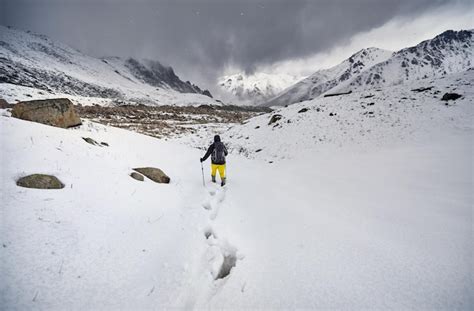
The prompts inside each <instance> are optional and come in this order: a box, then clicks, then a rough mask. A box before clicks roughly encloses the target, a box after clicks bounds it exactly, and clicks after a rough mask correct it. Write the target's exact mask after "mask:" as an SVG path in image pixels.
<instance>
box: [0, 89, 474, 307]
mask: <svg viewBox="0 0 474 311" xmlns="http://www.w3.org/2000/svg"><path fill="white" fill-rule="evenodd" d="M454 81H456V80H454ZM463 81H464V80H463ZM446 86H449V85H446ZM437 87H440V86H439V85H438V84H437ZM471 89H472V86H471V87H468V86H465V87H464V88H463V89H462V91H464V93H463V95H464V96H465V97H464V99H463V100H462V101H457V102H456V104H454V105H451V106H449V107H446V106H444V104H443V103H442V102H440V100H439V98H438V99H436V100H435V99H433V101H428V100H421V99H420V98H422V96H426V98H428V97H430V98H433V95H432V94H427V93H416V94H418V95H414V94H415V93H413V96H416V98H417V100H416V103H415V102H414V101H409V102H400V103H398V98H397V99H396V100H394V101H391V99H390V98H391V96H390V95H391V94H395V93H396V92H393V93H388V94H385V95H383V94H379V95H377V97H376V98H368V99H364V100H363V101H364V102H369V103H370V102H372V101H374V102H375V103H376V104H375V105H374V106H366V108H367V107H370V108H371V109H373V110H374V111H376V110H377V113H376V116H375V117H374V118H371V117H368V116H366V115H363V117H364V118H365V117H367V121H364V122H367V123H363V124H368V125H367V126H368V128H367V129H371V130H373V131H375V130H378V129H380V130H381V131H382V133H384V135H382V136H380V139H366V138H367V137H372V136H371V135H369V136H366V135H365V134H364V135H362V134H361V133H359V126H361V127H362V128H363V129H366V128H365V126H366V125H363V124H362V123H359V121H358V119H357V118H355V119H354V120H353V121H352V122H353V124H352V126H350V124H346V123H344V124H343V125H341V122H346V121H342V119H340V118H332V117H331V118H330V117H329V116H328V117H324V118H318V117H315V116H316V115H317V114H316V113H317V112H316V108H317V107H319V106H316V105H320V104H321V103H324V104H325V105H326V106H325V107H324V115H328V114H329V113H330V112H333V110H334V112H336V113H337V116H338V117H339V116H341V118H342V117H344V119H345V117H346V114H347V117H354V116H359V115H361V114H362V113H363V112H362V111H360V112H359V111H356V112H353V110H351V108H354V109H356V108H355V106H357V107H359V108H360V105H361V102H360V100H359V98H360V96H359V97H357V102H355V101H354V102H353V103H351V100H348V99H353V100H355V97H344V98H345V99H340V100H339V99H337V98H332V99H331V101H329V100H330V98H328V99H327V102H319V101H317V102H315V101H313V102H305V103H301V104H300V105H301V107H299V106H297V105H294V106H290V107H288V108H286V109H282V110H281V111H279V113H281V114H282V115H283V119H282V120H283V121H280V122H279V124H280V125H282V127H281V128H279V127H278V126H277V127H273V125H274V124H273V125H272V126H268V125H267V123H268V119H269V115H265V116H261V117H257V118H254V119H252V120H250V121H249V122H248V123H247V124H245V125H243V126H241V127H238V128H234V129H232V130H231V131H230V132H229V133H224V134H223V140H224V142H225V143H226V142H227V143H229V144H230V145H231V146H233V147H235V148H233V149H232V151H231V155H230V156H229V157H228V164H227V166H228V185H227V186H226V187H225V188H220V187H217V186H215V185H213V184H211V183H210V182H209V179H210V178H209V176H208V175H209V173H208V165H209V163H205V173H206V175H205V178H206V186H205V187H203V185H202V177H201V167H200V164H199V161H198V159H199V157H200V156H202V154H203V153H204V152H203V151H202V150H198V149H194V148H191V147H189V146H184V145H181V144H178V143H177V142H165V141H163V140H158V139H154V138H151V137H148V136H143V135H140V134H137V133H132V132H128V131H125V130H120V129H116V128H111V127H105V126H102V125H98V124H95V123H91V122H88V121H85V122H84V124H83V125H82V126H81V127H80V128H79V129H69V130H64V129H59V128H54V127H49V126H45V125H41V124H36V123H31V122H27V121H22V120H17V119H14V118H11V117H9V113H8V112H7V111H5V110H2V111H1V116H0V143H1V146H2V148H1V153H0V155H1V160H0V163H1V166H0V167H1V187H0V201H1V202H2V204H1V207H0V219H1V226H0V245H1V247H0V262H1V264H0V279H1V282H0V305H1V306H2V308H5V309H32V308H35V309H56V310H59V309H62V310H63V309H102V310H103V309H163V308H175V307H178V308H187V309H192V308H197V309H200V308H216V309H221V308H227V309H242V308H252V309H256V308H258V309H263V308H266V309H268V308H272V309H276V308H280V309H296V308H312V309H351V310H353V309H376V310H380V309H404V310H406V309H414V310H420V309H445V310H448V309H449V310H450V309H466V310H469V309H472V308H473V305H472V303H473V300H472V262H473V261H472V260H473V258H472V248H473V243H472V203H473V194H472V189H473V186H474V185H473V154H472V143H473V128H472V122H471V125H469V121H472V112H473V109H472V95H473V94H472V90H471ZM433 91H434V90H433ZM407 92H409V91H407ZM359 95H361V94H359ZM364 95H370V94H364ZM411 95H412V94H411V93H410V96H411ZM441 95H442V94H441ZM351 96H352V95H351ZM354 96H355V95H354ZM399 96H403V95H399ZM324 100H326V99H324ZM395 101H396V102H395ZM435 103H437V105H438V106H435ZM390 104H391V105H392V106H391V107H394V106H395V105H397V109H396V110H395V111H391V112H392V113H393V118H395V119H394V120H393V122H396V120H398V119H400V121H399V122H401V123H402V125H401V126H395V127H394V128H391V127H390V123H387V127H390V128H391V130H385V127H383V126H382V125H383V124H384V123H383V122H382V123H375V120H378V118H379V114H380V115H381V114H384V113H385V114H387V116H386V118H389V116H388V115H389V112H388V111H387V110H385V108H387V107H388V108H390V106H389V105H390ZM311 105H314V107H313V106H311ZM350 105H354V107H352V106H350ZM305 107H307V108H310V109H314V111H313V110H310V111H306V112H304V113H298V112H297V110H296V109H298V108H300V109H301V108H305ZM342 107H345V110H344V109H342ZM379 107H384V108H379ZM320 108H321V107H320ZM359 108H357V109H359ZM360 109H364V108H360ZM378 109H381V111H380V113H379V112H378ZM293 110H294V111H293ZM354 111H355V110H354ZM371 111H372V110H371ZM397 111H398V112H397ZM400 111H404V113H401V112H400ZM352 114H354V115H352ZM290 115H291V123H288V121H287V120H288V119H290V118H289V116H290ZM390 115H392V114H390ZM410 116H411V117H410ZM423 116H425V117H423ZM361 118H362V115H361ZM296 120H298V121H296ZM337 120H339V121H337ZM348 120H349V118H348ZM386 120H388V119H386ZM407 120H410V122H408V121H407ZM316 122H318V123H316ZM370 122H374V123H370ZM417 122H419V124H422V126H415V125H416V124H418V123H417ZM294 124H298V126H299V128H298V127H296V125H295V127H294V128H293V125H294ZM338 124H339V125H340V126H338ZM361 124H362V125H361ZM370 124H372V125H370ZM404 124H411V126H408V125H406V126H404ZM310 125H311V126H310ZM369 125H370V126H369ZM256 126H260V128H259V129H260V130H262V131H263V133H262V136H261V137H260V136H258V135H260V134H253V132H252V135H251V137H250V138H249V139H245V135H246V134H247V132H249V131H250V130H253V129H255V127H256ZM346 126H347V129H346V133H345V134H347V137H349V138H348V140H346V139H345V137H346V135H343V129H344V128H345V127H346ZM267 127H268V128H267ZM430 128H431V129H432V131H429V129H430ZM313 130H314V131H316V130H318V131H325V130H327V131H328V132H327V135H326V138H330V140H327V141H333V142H334V143H331V144H323V146H326V145H327V146H330V148H321V149H318V146H319V145H318V143H316V144H311V145H306V144H307V143H308V144H309V142H313V141H319V139H314V140H313V139H312V136H313V135H314V134H313V133H312V132H311V131H313ZM255 131H257V132H258V129H256V130H255ZM351 131H353V132H354V133H359V134H358V135H355V134H353V132H351ZM235 133H239V135H243V136H244V137H243V138H241V139H237V138H236V137H235V136H234V137H232V138H231V136H232V135H235ZM277 133H279V134H277ZM284 133H286V134H284ZM318 133H319V132H318ZM351 133H352V134H351ZM390 133H391V134H390ZM395 133H398V134H395ZM207 134H208V136H207V137H205V138H204V137H203V138H195V139H191V140H189V141H190V142H193V143H194V144H195V145H199V146H201V147H202V148H204V147H207V146H205V143H207V142H208V141H209V140H210V139H212V136H213V134H214V133H207ZM389 134H390V135H389ZM410 135H413V136H414V137H416V139H404V140H399V139H398V138H397V137H399V136H403V137H405V138H406V137H407V136H410ZM82 137H92V138H93V139H95V140H97V141H105V142H107V143H108V144H109V145H110V146H109V147H98V146H92V145H89V144H87V143H86V142H84V141H83V139H82ZM307 137H311V140H309V138H308V139H307ZM318 137H319V136H318ZM374 137H378V136H374ZM423 137H424V138H425V139H422V138H423ZM296 138H298V140H295V139H296ZM350 138H353V139H359V140H360V141H361V142H363V143H361V145H359V144H357V143H356V142H355V143H352V144H350V143H348V144H347V145H345V146H344V148H338V147H337V146H338V145H339V142H338V140H339V139H344V140H343V141H341V143H344V144H345V143H346V142H348V141H350ZM299 139H301V140H299ZM242 141H244V143H242ZM381 141H384V143H378V142H381ZM245 142H248V143H245ZM389 142H393V143H391V144H390V143H389ZM238 144H240V145H239V146H240V147H242V148H247V149H248V150H250V149H252V148H254V147H256V146H257V145H259V146H263V148H264V150H262V151H261V152H259V153H258V156H255V157H253V156H251V157H250V158H248V157H244V156H242V155H240V154H239V153H238V148H237V147H236V146H237V145H238ZM271 146H275V147H274V149H271V148H273V147H271ZM334 146H336V147H337V148H333V147H334ZM307 147H308V148H307ZM294 148H301V149H294ZM292 150H293V151H295V152H290V151H292ZM298 150H300V151H299V152H296V151H298ZM277 154H282V155H284V156H282V157H279V158H276V157H275V155H277ZM269 159H273V160H275V159H277V160H278V161H274V162H273V163H269V161H268V160H269ZM141 166H155V167H159V168H161V169H163V170H164V171H165V172H166V173H167V174H168V175H169V176H170V177H171V183H170V184H168V185H166V184H156V183H154V182H152V181H150V180H146V181H145V182H139V181H136V180H134V179H132V178H130V177H129V176H128V174H129V173H130V172H131V171H132V168H134V167H141ZM32 173H50V174H54V175H56V176H57V177H58V178H60V179H61V180H62V181H63V182H64V183H65V185H66V187H65V188H64V189H62V190H33V189H26V188H20V187H17V186H16V184H15V181H16V179H17V178H19V177H21V176H23V175H27V174H32ZM206 236H208V238H206ZM223 263H225V264H224V266H226V267H229V268H232V269H231V270H230V274H229V275H227V276H226V277H224V278H219V276H221V275H220V274H221V273H220V269H221V266H222V265H223ZM234 265H235V267H232V266H234ZM224 270H225V269H224Z"/></svg>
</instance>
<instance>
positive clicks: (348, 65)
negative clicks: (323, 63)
mask: <svg viewBox="0 0 474 311" xmlns="http://www.w3.org/2000/svg"><path fill="white" fill-rule="evenodd" d="M391 55H392V52H390V51H387V50H382V49H377V48H368V49H363V50H361V51H359V52H357V53H355V54H354V55H352V56H351V57H349V58H348V59H346V60H344V61H343V62H342V63H340V64H339V65H337V66H334V67H332V68H329V69H323V70H319V71H317V72H315V73H314V74H312V75H311V76H309V77H308V78H306V79H304V80H301V81H300V82H298V83H296V84H295V85H293V86H291V87H289V88H287V89H286V90H284V91H283V92H281V94H279V95H277V96H276V97H274V98H272V99H270V100H268V101H267V102H265V103H264V105H265V106H284V105H288V104H293V103H297V102H300V101H304V100H309V99H313V98H316V97H318V96H319V95H321V94H322V93H324V92H326V91H327V90H330V89H331V88H333V87H335V86H336V85H338V84H340V83H341V82H344V81H346V80H348V79H351V78H352V77H354V76H356V75H357V74H359V73H361V72H363V71H364V70H366V69H367V68H370V67H371V66H373V65H375V64H377V63H379V62H381V61H384V60H386V59H388V58H389V57H390V56H391Z"/></svg>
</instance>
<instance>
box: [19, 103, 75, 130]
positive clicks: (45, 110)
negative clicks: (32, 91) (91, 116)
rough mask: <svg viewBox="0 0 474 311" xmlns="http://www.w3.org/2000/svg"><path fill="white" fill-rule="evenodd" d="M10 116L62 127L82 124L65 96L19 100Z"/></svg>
mask: <svg viewBox="0 0 474 311" xmlns="http://www.w3.org/2000/svg"><path fill="white" fill-rule="evenodd" d="M12 117H15V118H19V119H23V120H28V121H33V122H38V123H43V124H47V125H52V126H56V127H62V128H68V127H72V126H77V125H81V124H82V123H81V119H80V118H79V117H78V116H77V115H76V113H75V111H74V106H73V104H72V102H71V101H70V100H69V99H67V98H56V99H45V100H32V101H25V102H19V103H18V104H16V105H15V106H14V107H13V109H12Z"/></svg>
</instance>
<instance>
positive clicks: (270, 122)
mask: <svg viewBox="0 0 474 311" xmlns="http://www.w3.org/2000/svg"><path fill="white" fill-rule="evenodd" d="M281 118H283V116H282V115H281V114H274V115H273V116H272V117H271V118H270V121H268V125H271V124H273V123H276V122H277V121H279V120H281Z"/></svg>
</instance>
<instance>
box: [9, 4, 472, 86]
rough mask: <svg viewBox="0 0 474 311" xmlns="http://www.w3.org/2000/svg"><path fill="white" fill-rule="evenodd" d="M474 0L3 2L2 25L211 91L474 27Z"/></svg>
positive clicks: (306, 71)
mask: <svg viewBox="0 0 474 311" xmlns="http://www.w3.org/2000/svg"><path fill="white" fill-rule="evenodd" d="M472 16H474V1H471V0H321V1H320V0H313V1H303V0H286V1H279V0H265V1H250V0H207V1H201V0H195V1H191V0H187V1H183V0H176V1H171V0H169V1H146V0H135V1H133V0H126V1H125V0H96V1H92V0H80V1H79V0H0V23H2V24H4V25H11V26H14V27H17V28H21V29H25V30H32V31H34V32H37V33H42V34H46V35H48V36H50V37H52V38H53V39H56V40H60V41H62V42H65V43H67V44H69V45H71V46H73V47H75V48H78V49H79V50H81V51H83V52H85V53H87V54H89V55H92V56H111V55H115V56H122V57H128V56H133V57H146V58H151V59H156V60H159V61H160V62H162V63H164V64H166V65H171V66H172V67H173V68H175V71H176V72H177V73H178V75H180V77H181V78H182V79H184V80H188V79H190V80H192V81H193V82H197V83H199V84H201V85H202V86H203V87H206V88H211V89H213V88H212V85H211V84H213V83H214V81H215V79H216V77H217V76H219V75H222V74H223V73H232V72H236V71H240V70H245V71H247V72H252V71H253V70H264V71H267V72H270V73H271V72H288V73H291V74H294V75H298V76H303V75H308V74H310V73H311V72H313V71H315V70H317V69H318V68H322V67H328V66H331V65H334V64H335V63H337V62H338V61H341V60H342V59H343V58H345V57H347V56H349V55H350V54H353V53H354V52H356V51H357V50H358V49H360V48H363V47H369V46H377V47H381V48H388V49H398V48H401V47H405V46H407V45H410V44H415V43H417V42H418V41H420V40H423V39H427V38H429V37H431V36H433V35H436V34H437V33H439V32H441V31H443V30H446V29H452V28H454V29H461V28H474V22H472V20H473V18H472Z"/></svg>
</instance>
